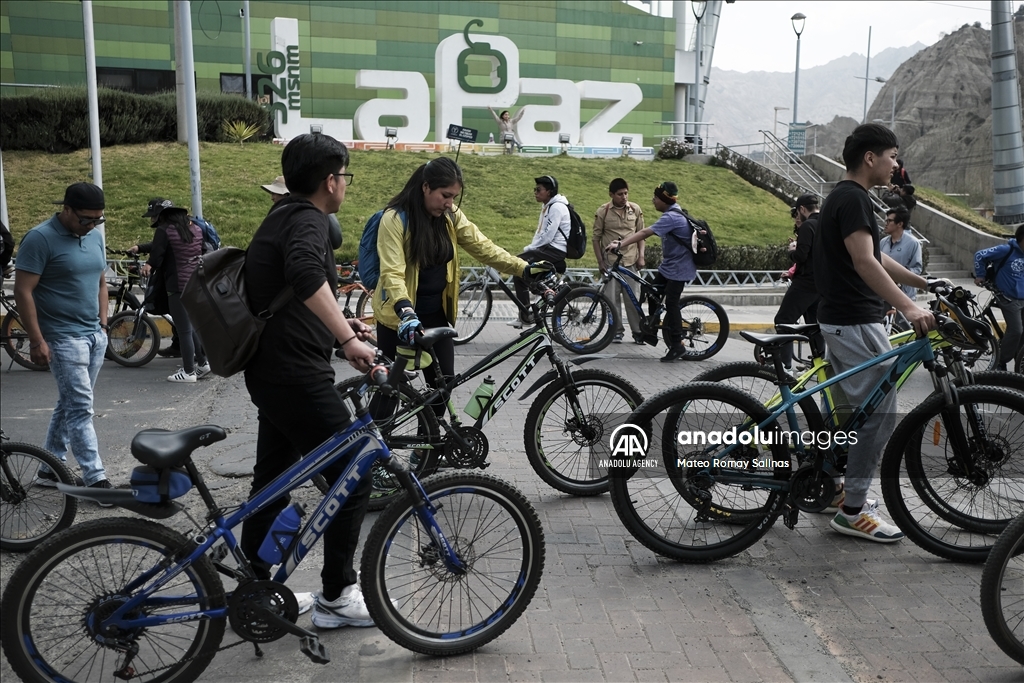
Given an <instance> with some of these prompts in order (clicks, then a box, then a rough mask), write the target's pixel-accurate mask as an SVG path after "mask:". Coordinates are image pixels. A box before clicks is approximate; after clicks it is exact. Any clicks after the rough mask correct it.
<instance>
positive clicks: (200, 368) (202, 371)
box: [196, 363, 211, 379]
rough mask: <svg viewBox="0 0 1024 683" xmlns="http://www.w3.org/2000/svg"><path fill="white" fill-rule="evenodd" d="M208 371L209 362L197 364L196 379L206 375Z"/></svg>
mask: <svg viewBox="0 0 1024 683" xmlns="http://www.w3.org/2000/svg"><path fill="white" fill-rule="evenodd" d="M210 372H211V370H210V364H209V363H203V364H202V365H197V366H196V379H202V378H203V377H206V376H207V375H209V374H210Z"/></svg>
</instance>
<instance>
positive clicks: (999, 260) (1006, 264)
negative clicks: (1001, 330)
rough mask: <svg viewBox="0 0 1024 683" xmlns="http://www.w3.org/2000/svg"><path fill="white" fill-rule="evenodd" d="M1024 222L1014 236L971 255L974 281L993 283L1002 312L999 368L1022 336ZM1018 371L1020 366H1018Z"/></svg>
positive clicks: (1023, 310) (1010, 354)
mask: <svg viewBox="0 0 1024 683" xmlns="http://www.w3.org/2000/svg"><path fill="white" fill-rule="evenodd" d="M1021 240H1024V223H1021V224H1020V225H1018V226H1017V231H1016V232H1015V233H1014V237H1013V239H1010V240H1007V241H1006V244H999V245H996V246H994V247H989V248H988V249H982V250H981V251H979V252H978V253H976V254H975V255H974V277H975V283H976V284H979V285H980V284H983V283H984V282H985V281H986V280H989V281H991V282H993V283H994V284H995V287H996V289H997V290H998V293H997V294H996V306H998V307H999V309H1000V310H1001V311H1002V312H1003V320H1004V321H1005V322H1006V332H1005V334H1003V339H1002V341H1000V342H999V364H998V365H997V366H996V369H998V370H1005V369H1006V368H1007V364H1008V363H1010V361H1012V360H1013V359H1014V358H1015V357H1016V356H1017V351H1018V350H1019V347H1020V344H1021V339H1022V337H1024V251H1022V249H1021ZM1018 372H1019V369H1018Z"/></svg>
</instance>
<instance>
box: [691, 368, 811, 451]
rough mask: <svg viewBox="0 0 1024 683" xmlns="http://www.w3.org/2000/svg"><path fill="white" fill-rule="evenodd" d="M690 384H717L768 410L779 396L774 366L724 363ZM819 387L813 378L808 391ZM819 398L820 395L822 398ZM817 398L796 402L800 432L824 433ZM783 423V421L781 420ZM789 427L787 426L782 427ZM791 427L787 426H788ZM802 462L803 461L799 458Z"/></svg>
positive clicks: (701, 374)
mask: <svg viewBox="0 0 1024 683" xmlns="http://www.w3.org/2000/svg"><path fill="white" fill-rule="evenodd" d="M690 381H691V382H717V383H722V384H727V385H729V386H732V387H735V388H736V389H739V390H740V391H742V392H744V393H746V394H749V395H751V396H753V397H754V398H755V399H757V401H758V403H760V404H762V405H764V406H765V407H766V408H767V407H768V405H767V404H768V402H769V401H770V400H771V399H772V398H773V397H774V396H776V395H777V394H778V391H779V386H778V381H779V380H778V377H776V375H775V370H774V369H773V367H772V366H768V365H761V364H759V363H757V362H753V361H737V362H734V363H724V364H722V365H718V366H716V367H713V368H710V369H708V370H705V371H704V372H702V373H700V374H698V375H695V376H694V378H693V379H692V380H690ZM814 384H816V381H815V378H813V377H812V378H811V379H810V380H809V381H808V382H807V385H806V386H805V389H806V388H809V387H811V386H813V385H814ZM819 395H820V394H819ZM816 396H817V395H815V396H808V397H806V398H804V399H803V400H801V401H799V402H797V404H796V407H797V416H798V417H799V418H800V419H799V422H800V427H799V428H800V430H801V431H804V430H807V429H810V430H817V429H819V428H821V429H824V428H825V427H824V417H823V416H822V414H821V410H820V409H819V408H818V403H817V402H816V400H815V398H816ZM780 419H781V418H780ZM783 424H786V423H783ZM787 426H788V425H787ZM797 460H800V461H802V460H803V458H801V457H798V458H797Z"/></svg>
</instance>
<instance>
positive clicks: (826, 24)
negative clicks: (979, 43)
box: [663, 0, 1019, 73]
mask: <svg viewBox="0 0 1024 683" xmlns="http://www.w3.org/2000/svg"><path fill="white" fill-rule="evenodd" d="M663 4H664V5H669V4H670V3H668V2H665V3H663ZM686 4H687V5H689V3H686ZM1018 4H1019V0H1014V2H1013V3H1012V7H1013V10H1016V9H1017V6H1018ZM666 10H667V8H666ZM797 12H801V13H803V14H804V15H806V16H807V20H806V24H805V27H804V32H803V34H802V36H801V38H800V68H801V69H805V68H810V67H813V66H819V65H821V64H826V63H828V62H830V61H832V60H833V59H836V58H838V57H844V56H846V55H849V54H852V53H854V52H856V53H858V54H861V55H863V54H864V53H865V52H866V51H867V46H868V45H867V44H868V27H869V26H871V27H872V30H871V54H878V53H879V52H881V51H882V50H884V49H886V48H888V47H903V46H905V45H913V44H914V43H916V42H918V41H920V42H921V43H923V44H925V45H932V44H933V43H936V42H938V40H939V39H940V38H941V37H942V35H941V34H944V33H952V32H953V31H955V30H956V29H958V28H960V27H961V26H963V25H964V24H973V23H974V22H976V21H980V22H981V25H982V26H983V27H985V28H987V29H990V28H991V27H992V14H991V3H990V2H978V1H976V0H949V1H948V2H945V1H928V0H915V1H904V2H876V1H871V2H868V1H861V2H846V1H841V0H830V1H829V2H823V1H821V0H818V1H814V0H811V1H808V0H803V1H800V2H774V1H767V0H736V2H734V3H731V4H724V5H723V8H722V17H721V23H720V25H719V29H718V40H717V41H716V43H715V56H714V61H713V66H715V67H718V68H719V69H727V70H731V71H788V72H790V73H792V72H793V69H794V67H795V62H796V34H795V33H794V32H793V26H792V23H791V22H790V17H792V16H793V15H794V14H796V13H797Z"/></svg>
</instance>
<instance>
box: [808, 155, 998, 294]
mask: <svg viewBox="0 0 1024 683" xmlns="http://www.w3.org/2000/svg"><path fill="white" fill-rule="evenodd" d="M803 159H804V161H805V162H807V165H808V166H810V167H811V168H813V169H814V170H815V171H817V172H818V175H820V176H821V177H822V178H824V179H825V180H828V181H831V182H838V181H840V180H842V179H843V176H844V175H845V174H846V169H845V168H844V167H843V165H842V164H839V163H837V162H835V161H833V160H832V159H829V158H828V157H826V156H823V155H821V154H809V155H807V156H805V157H803ZM911 222H912V223H913V226H914V228H915V229H916V230H917V231H918V232H920V233H921V234H922V235H924V236H925V237H927V238H928V240H929V241H930V242H933V243H935V244H936V245H937V246H939V247H940V248H941V249H942V250H943V251H945V252H946V253H947V254H949V255H950V256H951V257H952V258H953V260H954V262H955V263H956V264H957V265H958V266H960V267H961V268H963V270H964V276H965V277H966V276H967V273H968V272H969V271H970V270H971V269H972V268H973V267H974V253H975V252H977V251H980V250H981V249H986V248H988V247H993V246H995V245H997V244H1002V243H1003V242H1004V241H1005V240H1003V239H1000V238H999V237H994V236H993V235H989V234H986V233H984V232H982V231H981V230H978V229H977V228H973V227H971V226H970V225H967V224H966V223H964V222H962V221H958V220H957V219H955V218H953V217H951V216H947V215H946V214H944V213H942V212H941V211H938V210H936V209H933V208H931V207H930V206H925V205H924V204H921V203H920V202H919V203H918V205H917V208H915V209H914V216H913V219H912V221H911Z"/></svg>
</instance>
